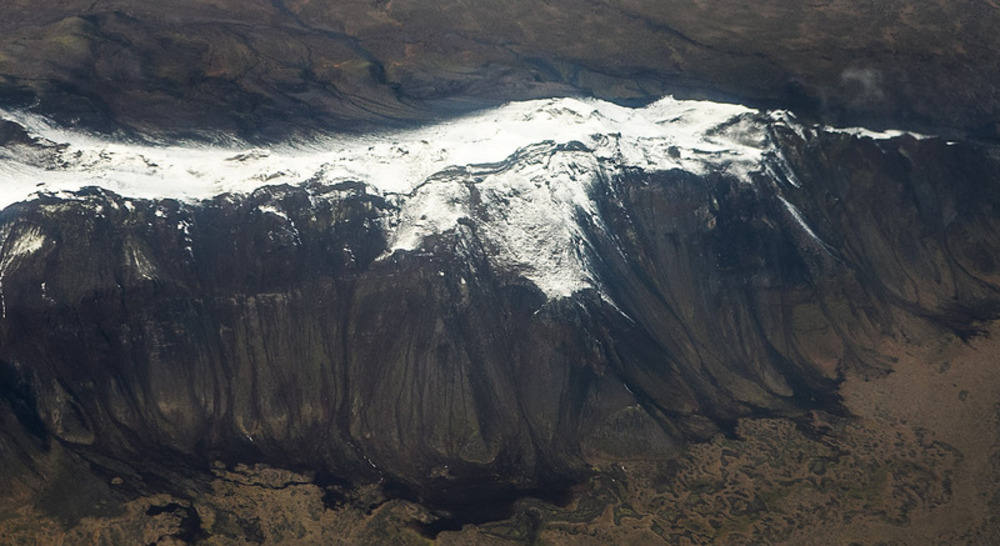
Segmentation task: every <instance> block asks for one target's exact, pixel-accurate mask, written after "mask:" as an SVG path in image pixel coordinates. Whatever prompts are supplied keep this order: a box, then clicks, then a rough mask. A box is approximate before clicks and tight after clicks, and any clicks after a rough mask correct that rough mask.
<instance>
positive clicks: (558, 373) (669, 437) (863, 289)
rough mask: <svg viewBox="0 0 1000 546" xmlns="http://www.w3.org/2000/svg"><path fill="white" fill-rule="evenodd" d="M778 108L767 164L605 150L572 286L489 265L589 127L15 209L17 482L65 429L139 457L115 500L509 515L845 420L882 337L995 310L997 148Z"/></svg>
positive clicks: (77, 448)
mask: <svg viewBox="0 0 1000 546" xmlns="http://www.w3.org/2000/svg"><path fill="white" fill-rule="evenodd" d="M756 123H760V124H762V125H761V126H762V127H764V128H765V132H764V133H763V134H764V136H763V137H761V138H764V139H765V140H766V141H767V142H769V143H770V145H771V148H769V150H770V151H769V152H768V153H767V154H766V155H765V156H764V158H763V163H762V167H761V168H760V169H759V170H757V171H754V172H751V173H749V174H748V175H746V177H741V176H736V175H734V174H733V173H732V172H731V171H727V170H712V169H709V170H708V171H706V172H704V173H702V174H693V173H692V172H688V171H684V170H681V169H672V170H644V169H640V168H634V167H630V168H621V169H611V170H605V171H601V173H603V174H601V175H600V176H596V177H595V178H594V180H595V182H594V185H593V186H592V187H591V190H590V194H589V197H590V198H591V199H593V203H596V207H597V208H596V209H595V211H592V212H591V213H587V212H586V210H585V207H582V206H581V207H579V208H578V209H577V212H576V214H575V216H573V218H575V220H574V221H575V222H576V224H575V227H573V228H572V229H573V230H574V231H573V233H577V234H578V237H579V238H578V239H577V240H578V241H580V242H581V243H580V244H581V246H580V249H579V251H578V253H577V254H576V256H577V257H578V258H579V259H580V260H582V261H581V262H580V263H587V264H590V266H591V270H590V271H589V272H588V273H587V275H590V277H587V278H588V279H590V281H588V282H592V285H591V287H589V288H587V287H584V288H580V289H576V290H573V291H572V293H571V294H567V295H564V296H554V295H553V293H552V290H553V289H552V288H546V287H549V286H550V285H548V284H546V282H548V281H544V279H545V278H547V277H544V276H543V277H541V278H542V279H543V280H537V278H536V277H532V275H540V274H541V273H539V272H537V271H536V272H531V271H525V270H519V268H518V266H515V265H511V264H510V263H506V262H503V261H498V260H497V258H496V256H497V255H498V254H497V251H496V249H495V248H494V247H495V245H496V244H498V243H497V242H496V241H498V239H497V238H496V237H497V236H496V234H495V233H494V232H493V231H492V230H496V229H498V227H497V226H498V225H502V226H507V227H509V226H511V225H516V222H515V223H513V224H512V223H511V222H512V221H511V220H510V219H509V218H507V219H504V220H503V222H504V223H503V224H497V223H496V221H497V217H498V215H505V214H509V215H513V214H514V212H512V210H513V209H512V208H511V207H512V206H515V205H517V203H516V202H514V201H513V200H515V199H516V195H515V194H514V193H510V192H508V193H503V192H501V191H500V190H499V189H497V187H495V186H491V185H490V184H491V183H492V182H491V180H492V179H491V178H490V177H491V176H502V175H503V173H510V172H520V173H523V172H527V171H526V169H529V170H530V169H536V168H537V169H543V171H542V172H545V173H548V174H547V175H546V176H550V177H552V179H554V180H557V179H559V177H561V176H570V175H573V176H582V174H581V173H582V171H579V169H580V168H581V167H580V166H581V165H586V164H587V161H588V158H593V157H596V156H595V155H594V154H595V153H596V152H595V151H594V149H592V148H590V147H588V146H587V145H586V144H584V143H579V142H575V143H570V144H553V143H542V144H540V145H538V146H535V147H531V148H529V149H526V150H521V151H519V152H518V153H517V154H514V155H513V156H511V157H509V158H508V159H507V160H505V161H503V162H501V163H497V164H490V165H485V166H470V167H467V168H465V169H464V170H462V169H459V170H452V171H445V172H441V173H437V174H435V175H434V176H433V177H431V179H429V180H428V181H427V182H426V184H424V185H422V186H421V187H420V188H421V189H419V190H415V192H413V193H411V194H409V195H398V196H392V195H386V194H379V193H378V192H374V191H373V190H372V189H371V188H370V187H368V186H366V185H365V184H361V183H352V182H346V183H338V184H324V183H318V182H317V183H312V184H306V185H304V186H295V187H293V186H268V187H264V188H261V189H259V190H256V191H255V192H253V193H251V194H246V195H238V194H225V195H221V196H218V197H216V198H213V199H209V200H204V201H201V202H197V203H184V202H179V201H175V200H170V199H161V200H150V199H135V198H126V197H122V196H120V195H117V194H114V193H111V192H108V191H105V190H101V189H97V188H92V189H85V190H82V191H79V192H76V193H72V194H42V195H41V196H39V197H37V198H35V199H33V200H30V201H27V202H23V203H19V204H16V205H13V206H10V207H8V208H7V209H5V210H4V211H3V212H2V213H0V230H2V233H3V234H4V236H3V241H4V243H3V248H2V252H0V282H2V285H0V286H2V292H0V297H2V319H0V363H2V372H3V374H4V375H3V377H4V378H5V380H4V382H3V384H4V390H3V391H2V395H3V400H4V403H5V405H6V407H7V410H6V413H5V416H6V417H5V419H6V421H5V422H6V423H7V425H9V427H10V429H9V431H8V432H6V433H5V435H4V436H3V437H2V438H0V439H2V446H3V449H4V452H5V453H9V454H15V455H16V456H13V455H12V460H16V461H21V462H20V463H19V464H17V465H11V466H9V467H7V468H6V469H5V470H4V471H3V473H4V476H3V478H4V480H5V481H7V482H8V483H12V484H19V485H17V487H19V488H20V489H21V490H24V491H27V492H29V493H26V494H30V491H31V490H33V489H34V490H37V489H38V488H39V487H41V486H39V485H38V484H37V483H34V482H33V481H32V478H31V472H30V471H29V470H28V469H30V468H32V467H33V466H37V465H38V464H40V463H38V462H37V461H39V460H42V461H44V460H47V459H45V457H46V456H45V455H44V454H45V453H47V452H49V451H50V450H51V449H53V448H52V444H53V443H57V444H58V445H59V446H60V449H62V450H65V452H66V453H69V454H70V455H67V457H70V460H71V461H77V462H75V463H72V464H75V465H84V466H89V467H90V468H91V469H92V470H89V471H96V472H97V473H98V475H102V476H103V475H107V476H111V475H125V476H128V477H129V480H128V483H129V484H130V486H129V487H130V489H129V490H128V491H130V493H129V492H122V493H116V495H120V496H122V497H116V498H128V495H130V494H131V495H136V494H144V495H149V494H153V493H156V492H168V493H169V494H171V495H174V496H175V497H177V498H178V499H181V501H179V502H181V504H177V507H176V510H180V511H181V512H185V510H189V508H186V507H189V506H190V504H183V503H190V502H192V499H194V498H197V497H198V495H199V493H198V491H200V490H202V489H200V488H204V487H206V485H205V484H207V483H209V482H210V480H211V475H210V474H208V473H207V469H208V468H209V467H210V465H211V464H212V463H213V462H214V461H222V462H224V463H228V464H230V465H235V464H240V463H262V464H266V465H270V466H272V467H282V468H293V469H295V468H298V469H310V472H312V474H310V476H312V477H311V478H309V480H307V481H310V483H312V481H311V480H317V483H320V484H326V485H328V486H329V485H330V484H339V485H338V486H337V487H347V488H348V489H350V488H352V487H355V488H356V487H363V486H365V485H366V484H372V483H376V482H378V483H381V484H382V485H383V487H384V490H385V491H387V493H386V494H388V495H389V497H390V498H405V499H410V500H413V501H418V502H420V503H422V504H423V505H424V506H429V507H432V508H434V509H437V510H444V511H446V512H447V513H450V514H451V515H452V517H455V518H458V519H459V520H461V519H462V518H463V517H468V518H472V519H473V520H475V519H476V518H481V517H487V518H488V516H482V514H483V513H490V512H489V508H488V507H489V506H494V505H505V503H510V502H512V501H513V500H515V499H517V498H519V497H521V496H524V495H546V496H549V497H551V496H553V495H555V496H557V497H558V496H559V495H560V494H563V493H565V492H566V491H567V490H568V489H567V488H568V487H569V486H570V485H572V484H574V483H578V482H579V481H580V480H582V479H584V478H585V477H586V476H588V475H590V473H591V472H592V467H593V465H594V464H596V463H597V462H598V461H603V460H609V459H612V460H614V459H624V460H633V459H655V460H667V459H670V458H673V457H675V456H677V455H678V454H680V453H681V452H682V450H683V449H684V447H685V446H686V445H688V443H689V442H691V441H701V440H707V439H709V438H711V437H713V436H715V435H716V434H718V433H720V432H722V433H726V432H728V433H733V431H735V430H736V429H735V426H736V423H737V422H738V421H739V420H740V419H745V418H749V417H755V418H756V417H776V418H786V419H791V420H793V421H796V422H798V423H800V425H801V426H803V427H806V429H809V428H810V427H812V426H814V425H812V424H810V423H812V422H813V420H814V418H815V415H816V412H821V413H823V414H826V415H832V416H836V415H845V414H846V411H847V410H846V409H845V408H844V407H843V406H842V403H841V394H840V392H839V390H838V389H839V382H840V381H842V380H843V379H844V377H845V374H847V373H855V374H862V375H865V376H869V377H877V376H880V375H884V374H885V373H888V372H890V371H892V369H893V367H894V358H895V357H893V356H892V355H891V354H887V353H884V352H881V351H879V350H878V347H879V345H880V343H882V342H883V341H884V340H887V339H890V340H891V339H898V338H901V337H906V336H916V335H927V332H936V333H938V334H940V333H943V332H950V333H954V334H957V335H959V336H964V337H969V336H972V335H974V334H975V333H976V331H977V328H979V325H980V324H981V322H982V321H987V320H990V319H995V318H997V313H998V311H1000V297H998V290H997V289H998V282H997V281H998V277H997V271H996V267H997V264H996V263H994V259H993V255H992V253H991V252H990V251H989V249H992V248H997V246H998V244H1000V241H997V239H996V238H997V231H996V226H997V222H998V217H997V214H996V211H997V210H1000V209H998V206H1000V203H998V202H997V201H998V200H1000V197H998V195H1000V193H998V192H997V188H998V185H1000V180H997V176H998V174H997V173H1000V168H998V167H1000V166H998V165H997V160H996V158H995V156H994V155H992V154H991V153H990V152H989V150H988V149H986V148H980V147H975V146H970V145H966V144H954V143H950V142H945V141H943V140H940V139H936V138H922V139H918V138H916V137H913V136H909V135H903V136H899V137H896V138H891V139H887V138H878V139H875V138H871V137H867V136H858V135H852V134H846V133H838V132H833V131H829V130H823V129H820V128H817V127H806V126H802V125H800V124H798V123H792V122H789V121H787V120H786V121H782V120H780V119H770V120H768V119H765V118H760V119H758V120H757V121H756ZM668 153H669V152H668ZM563 168H565V169H568V170H565V171H561V170H558V169H563ZM544 169H549V170H548V171H545V170H544ZM574 173H576V174H574ZM747 177H748V178H747ZM535 180H541V179H535ZM456 181H458V182H456ZM449 185H454V186H455V187H461V188H464V190H463V191H466V192H467V193H464V194H450V193H449V194H447V195H466V196H467V198H468V199H470V201H469V202H463V203H462V204H461V205H462V207H465V208H463V210H466V211H467V212H468V214H467V215H466V216H464V217H462V218H460V219H459V220H458V222H457V223H456V224H455V225H454V227H452V228H449V229H444V230H440V231H439V232H436V233H431V234H428V235H426V236H424V237H423V239H422V242H421V243H420V245H419V247H417V248H415V249H412V250H405V249H397V250H394V251H393V250H392V246H393V245H394V244H397V243H398V241H396V240H397V239H398V238H399V233H401V232H402V231H401V230H402V229H403V228H400V227H398V225H397V224H399V223H401V222H403V223H405V222H406V221H410V220H413V218H410V220H407V218H409V217H408V216H407V214H409V213H408V212H407V211H409V210H410V209H409V208H408V207H410V206H411V205H410V204H409V203H412V202H417V203H420V202H422V201H420V200H421V199H428V198H427V197H426V195H425V193H426V192H427V191H430V190H429V189H427V188H437V187H450V186H449ZM421 192H425V193H421ZM454 199H460V198H459V197H454ZM456 202H457V201H456ZM887 210H891V211H892V214H891V215H887V214H885V211H887ZM511 217H513V216H511ZM423 220H426V219H423ZM423 220H414V221H418V223H419V222H420V221H423ZM539 225H545V224H539ZM393 226H396V227H393ZM525 229H527V230H529V231H530V229H531V228H530V226H529V228H525ZM553 233H555V232H553ZM393 241H396V243H394V242H393ZM543 263H547V262H543ZM533 278H536V280H534V281H532V280H531V279H533ZM547 290H548V291H547ZM935 335H937V334H935ZM53 464H54V463H53ZM61 464H70V463H61ZM95 469H96V470H95ZM185 499H186V500H185ZM171 502H173V501H171ZM168 504H169V503H168ZM175 504H176V503H175ZM163 510H168V509H163ZM170 510H173V509H172V508H171V509H170ZM190 510H194V509H193V508H192V509H190ZM157 513H158V514H159V513H162V511H161V512H157ZM185 513H186V512H185ZM440 513H443V512H440ZM440 513H439V514H440ZM475 514H480V515H479V516H476V515H475ZM189 517H193V516H190V515H187V516H184V518H189ZM199 517H201V516H199ZM420 517H422V518H424V519H425V520H426V521H430V520H428V519H427V518H430V516H427V515H426V514H425V515H424V516H420ZM430 519H431V520H432V519H433V518H430ZM192 521H193V520H192ZM191 525H194V524H193V523H192V524H191ZM199 525H200V524H199ZM428 525H430V524H428ZM195 527H198V525H195ZM429 528H434V527H433V525H430V527H429Z"/></svg>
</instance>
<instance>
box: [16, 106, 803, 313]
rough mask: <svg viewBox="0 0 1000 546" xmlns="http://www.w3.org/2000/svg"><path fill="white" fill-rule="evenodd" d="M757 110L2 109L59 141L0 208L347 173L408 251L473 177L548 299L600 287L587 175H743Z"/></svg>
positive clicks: (453, 209) (31, 165)
mask: <svg viewBox="0 0 1000 546" xmlns="http://www.w3.org/2000/svg"><path fill="white" fill-rule="evenodd" d="M759 114H760V112H758V111H756V110H752V109H750V108H747V107H744V106H739V105H732V104H719V103H712V102H707V101H682V100H675V99H673V98H670V97H667V98H664V99H662V100H660V101H657V102H655V103H653V104H650V105H648V106H646V107H644V108H627V107H622V106H617V105H614V104H612V103H608V102H604V101H599V100H594V99H574V98H560V99H549V100H535V101H525V102H516V103H510V104H507V105H505V106H502V107H499V108H496V109H492V110H487V111H483V112H480V113H477V114H473V115H469V116H465V117H461V118H458V119H454V120H451V121H447V122H443V123H440V124H437V125H432V126H428V127H424V128H420V129H412V130H400V131H391V132H383V133H377V134H368V135H362V136H357V135H353V136H329V137H324V138H318V139H316V140H314V141H312V142H310V143H308V144H297V145H294V146H293V145H286V146H275V147H272V148H270V149H246V148H240V147H238V146H235V145H230V146H208V145H204V144H198V145H195V144H191V145H163V146H151V145H137V144H130V143H123V142H115V141H110V140H105V139H101V138H97V137H93V136H89V135H85V134H81V133H78V132H71V131H67V130H63V129H59V128H56V127H54V126H52V125H51V124H49V123H47V122H46V120H44V119H42V118H39V117H37V116H32V115H28V114H25V113H21V112H7V111H0V117H2V118H6V119H10V120H13V121H16V122H18V123H20V124H21V125H23V126H25V127H26V128H27V129H28V131H29V133H30V134H32V136H35V137H40V138H43V139H47V140H49V141H51V142H53V143H59V144H60V145H61V146H59V147H58V148H53V150H54V151H53V154H54V156H55V157H54V159H51V158H50V159H49V160H47V161H40V160H38V159H37V154H35V155H32V154H25V158H22V159H19V158H18V156H17V154H16V153H15V154H8V156H11V157H8V158H6V159H2V160H0V207H6V206H8V205H10V204H11V203H14V202H17V201H21V200H25V199H29V198H31V196H32V194H35V193H36V192H39V191H43V192H63V191H73V190H77V189H80V188H82V187H85V186H100V187H103V188H106V189H109V190H112V191H114V192H116V193H119V194H122V195H125V196H129V197H137V198H158V197H173V198H177V199H181V200H186V201H197V200H199V199H203V198H209V197H212V196H215V195H218V194H221V193H225V192H250V191H252V190H254V189H256V188H259V187H261V186H265V185H270V184H302V183H305V182H308V181H321V182H337V181H343V180H357V181H361V182H364V183H366V184H367V185H368V186H369V187H370V191H372V192H373V193H379V194H381V195H384V196H387V197H391V198H393V199H395V200H396V202H398V203H399V204H400V206H401V211H400V213H399V217H398V218H393V219H389V220H387V223H386V225H387V226H388V227H389V228H390V230H391V233H390V252H392V251H396V250H413V249H416V248H419V247H420V245H421V244H422V241H423V239H424V237H426V236H427V235H430V234H433V233H442V232H444V231H447V230H449V229H453V228H455V227H456V226H457V222H458V221H459V220H460V219H461V218H464V217H469V216H470V215H471V214H472V211H470V210H468V207H469V206H470V192H471V191H472V190H471V187H472V186H475V187H476V188H477V190H478V191H479V193H480V196H481V198H482V200H483V204H482V205H481V206H482V207H485V210H486V211H487V212H488V215H487V217H488V218H489V219H490V220H489V221H487V222H486V223H485V225H481V228H482V229H481V233H482V234H483V236H484V237H485V238H486V239H487V240H488V242H489V243H490V244H491V245H493V246H494V247H495V248H496V249H497V251H498V253H497V255H496V256H495V257H494V259H495V261H496V262H497V263H498V264H500V265H502V266H504V267H507V268H514V269H516V270H518V271H520V272H521V274H522V275H523V276H524V277H526V278H528V279H529V280H531V281H532V282H534V283H535V284H536V285H538V286H539V288H541V289H542V290H543V291H544V292H545V293H546V294H547V295H548V296H549V297H552V298H556V297H563V296H569V295H571V294H572V293H573V292H574V291H576V290H579V289H582V288H598V289H599V288H600V286H598V283H597V281H596V280H595V278H594V276H593V275H592V274H591V272H590V270H591V268H590V264H589V258H588V252H587V247H588V242H587V241H586V239H585V237H584V235H583V233H582V231H581V228H580V225H579V222H578V219H579V215H581V214H583V215H587V216H589V217H590V218H591V220H592V223H593V224H594V225H596V226H598V227H600V226H602V225H603V224H602V222H601V220H600V218H599V215H598V214H597V209H596V205H595V203H594V202H593V200H592V199H591V195H590V193H591V189H592V186H593V183H594V181H595V180H596V179H597V178H598V177H600V176H603V175H607V174H608V170H614V169H622V168H626V167H640V168H644V169H647V170H666V169H674V168H677V169H683V170H686V171H689V172H692V173H695V174H700V173H703V172H705V171H707V170H709V169H712V170H723V171H727V172H729V173H731V174H732V175H734V176H736V177H738V178H740V179H743V180H745V181H747V182H748V183H749V181H750V178H749V173H751V172H754V171H757V170H761V169H762V168H764V167H763V165H762V163H763V161H762V155H763V153H764V152H765V151H766V149H767V147H768V142H767V138H766V132H765V129H766V125H765V122H764V118H763V117H762V116H760V115H759ZM771 119H772V120H774V121H785V122H787V123H790V124H791V123H793V119H794V118H792V117H791V116H787V115H782V114H778V115H777V117H775V114H772V116H771ZM573 141H576V142H579V143H581V144H583V146H584V147H585V148H586V149H588V150H591V151H589V152H586V153H581V152H560V153H558V154H554V155H553V154H551V153H548V154H543V155H544V157H542V156H539V158H535V159H531V157H533V156H532V152H531V150H532V149H534V148H531V149H528V150H526V151H524V152H523V154H524V155H525V158H526V159H525V160H523V161H520V160H519V161H518V162H515V163H514V164H513V166H512V167H510V168H508V169H499V168H498V167H496V166H491V165H488V164H490V163H497V162H500V161H502V160H504V159H506V158H508V157H510V156H511V155H512V154H514V153H516V152H518V151H519V150H524V149H525V148H529V147H531V146H533V145H535V147H536V148H537V147H539V146H541V147H543V148H546V149H551V148H552V146H554V145H557V144H566V143H569V142H573ZM536 155H537V154H536ZM31 158H35V159H31ZM267 212H272V213H274V214H280V211H277V209H275V210H273V211H270V210H269V211H267ZM136 258H137V256H136ZM147 273H148V272H147Z"/></svg>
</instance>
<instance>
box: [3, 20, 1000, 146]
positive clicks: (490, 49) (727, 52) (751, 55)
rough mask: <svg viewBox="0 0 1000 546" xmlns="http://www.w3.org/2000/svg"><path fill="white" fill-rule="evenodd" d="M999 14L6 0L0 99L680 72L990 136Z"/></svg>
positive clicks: (553, 86)
mask: <svg viewBox="0 0 1000 546" xmlns="http://www.w3.org/2000/svg"><path fill="white" fill-rule="evenodd" d="M997 28H1000V8H998V6H997V5H996V4H995V3H994V2H992V1H987V0H980V1H972V0H967V1H961V2H949V1H945V0H931V1H924V0H919V1H917V0H906V1H900V2H894V3H886V2H871V1H868V0H833V1H825V2H820V3H815V2H814V3H810V4H803V3H800V2H787V1H784V0H767V1H755V2H732V1H718V0H698V1H674V0H670V1H635V0H610V1H606V2H605V1H593V2H590V1H588V2H578V1H573V0H554V1H548V2H540V1H520V0H519V1H510V2H455V1H447V0H446V1H444V2H437V3H432V4H431V3H427V2H423V1H421V0H391V1H367V0H366V1H357V0H347V1H337V2H332V1H330V2H321V1H308V0H271V1H264V0H251V1H231V0H218V1H212V2H206V1H199V0H181V1H173V2H152V3H151V2H145V1H135V0H97V1H94V0H66V1H62V2H58V3H45V4H39V3H38V2H31V1H27V0H10V1H7V2H4V4H3V6H0V105H18V104H20V105H29V104H35V108H37V109H38V110H40V111H42V112H44V113H47V114H50V115H53V116H55V117H56V118H57V119H59V120H61V121H63V122H66V123H81V124H84V125H86V126H89V127H92V128H98V129H104V130H110V129H112V128H115V127H127V128H128V127H130V128H136V129H140V130H143V131H145V132H158V131H167V132H172V133H177V132H186V131H190V130H192V128H197V129H205V128H212V129H224V130H232V131H239V132H241V133H242V134H243V135H244V136H248V137H253V138H262V137H264V138H267V137H268V136H270V137H275V136H279V135H281V134H284V133H286V132H287V131H292V130H299V129H303V128H308V127H312V128H315V127H317V126H319V127H336V128H347V127H351V126H354V125H356V124H357V123H365V122H375V123H379V124H382V123H387V122H388V123H393V122H399V121H405V120H422V119H427V118H428V117H436V116H439V115H440V114H441V113H442V112H445V111H448V110H452V109H467V108H470V107H472V106H476V105H482V104H484V103H490V102H495V101H504V100H512V99H524V98H532V97H538V96H550V95H552V94H568V93H587V94H593V95H596V96H600V97H604V98H610V99H615V100H639V101H643V100H649V99H651V98H657V97H659V96H661V95H663V94H664V93H666V92H681V93H689V94H694V95H708V96H725V97H730V98H736V99H738V100H740V101H744V102H751V103H755V104H764V105H780V106H784V107H794V108H796V109H797V110H799V111H800V113H803V114H804V113H806V112H807V111H808V112H812V113H815V114H819V115H821V116H824V117H825V118H826V119H827V120H831V121H835V122H839V123H850V124H858V123H871V122H877V123H888V124H897V125H898V124H900V123H904V124H908V125H910V126H921V125H931V126H936V127H946V128H953V129H960V130H971V131H973V132H974V133H976V134H981V135H984V136H993V137H995V136H996V135H997V126H996V122H997V120H998V114H1000V102H998V96H997V94H996V89H997V88H998V87H1000V68H998V66H1000V64H998V62H997V61H998V53H997V52H998V51H1000V38H998V34H997V33H996V32H995V30H996V29H997ZM36 103H37V104H36Z"/></svg>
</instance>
